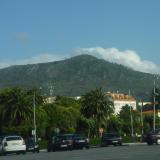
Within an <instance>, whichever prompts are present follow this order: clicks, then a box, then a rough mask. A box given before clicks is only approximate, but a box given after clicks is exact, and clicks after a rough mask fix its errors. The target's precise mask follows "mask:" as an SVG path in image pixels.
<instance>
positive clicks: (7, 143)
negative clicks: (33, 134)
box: [1, 135, 26, 155]
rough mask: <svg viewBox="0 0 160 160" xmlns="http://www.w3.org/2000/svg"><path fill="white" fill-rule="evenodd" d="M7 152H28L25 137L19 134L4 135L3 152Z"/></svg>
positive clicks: (4, 153)
mask: <svg viewBox="0 0 160 160" xmlns="http://www.w3.org/2000/svg"><path fill="white" fill-rule="evenodd" d="M7 153H17V154H19V153H23V154H25V153H26V144H25V141H24V139H23V138H22V137H21V136H18V135H11V136H4V137H3V138H2V139H1V154H2V155H6V154H7Z"/></svg>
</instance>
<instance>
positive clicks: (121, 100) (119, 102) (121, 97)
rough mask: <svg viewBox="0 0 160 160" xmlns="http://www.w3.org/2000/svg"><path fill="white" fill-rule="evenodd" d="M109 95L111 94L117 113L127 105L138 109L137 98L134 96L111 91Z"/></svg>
mask: <svg viewBox="0 0 160 160" xmlns="http://www.w3.org/2000/svg"><path fill="white" fill-rule="evenodd" d="M107 95H108V96H110V97H111V99H112V101H113V104H114V109H115V114H118V113H119V112H120V111H121V109H122V107H123V106H125V105H128V106H131V107H132V108H133V109H134V110H136V99H135V98H134V97H132V96H129V95H127V94H123V93H110V92H108V93H107Z"/></svg>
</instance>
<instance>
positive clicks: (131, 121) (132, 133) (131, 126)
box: [129, 89, 133, 137]
mask: <svg viewBox="0 0 160 160" xmlns="http://www.w3.org/2000/svg"><path fill="white" fill-rule="evenodd" d="M129 96H130V89H129ZM129 107H130V118H131V136H132V137H133V116H132V106H131V105H130V106H129Z"/></svg>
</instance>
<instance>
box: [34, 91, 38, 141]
mask: <svg viewBox="0 0 160 160" xmlns="http://www.w3.org/2000/svg"><path fill="white" fill-rule="evenodd" d="M35 98H36V97H35V91H34V93H33V123H34V132H33V134H34V141H35V143H36V142H37V126H36V103H35Z"/></svg>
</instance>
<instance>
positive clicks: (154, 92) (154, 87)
mask: <svg viewBox="0 0 160 160" xmlns="http://www.w3.org/2000/svg"><path fill="white" fill-rule="evenodd" d="M155 85H156V81H155V76H154V82H153V94H154V95H153V130H154V131H155V123H156V111H155V110H156V104H155V103H156V97H155V94H156V86H155Z"/></svg>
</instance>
